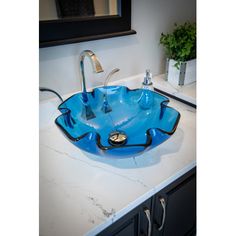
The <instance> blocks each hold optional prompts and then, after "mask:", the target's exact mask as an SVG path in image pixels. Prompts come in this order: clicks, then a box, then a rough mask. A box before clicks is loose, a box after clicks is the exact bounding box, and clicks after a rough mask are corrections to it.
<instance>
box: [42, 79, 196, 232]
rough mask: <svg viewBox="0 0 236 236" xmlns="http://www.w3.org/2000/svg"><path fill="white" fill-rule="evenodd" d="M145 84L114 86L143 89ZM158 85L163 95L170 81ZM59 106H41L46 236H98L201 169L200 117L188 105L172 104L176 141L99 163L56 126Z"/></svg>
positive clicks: (55, 101) (52, 101) (128, 81)
mask: <svg viewBox="0 0 236 236" xmlns="http://www.w3.org/2000/svg"><path fill="white" fill-rule="evenodd" d="M138 77H139V76H138ZM140 79H142V78H141V77H140ZM140 79H139V78H137V77H136V78H135V77H132V78H130V79H126V80H123V81H120V82H117V81H116V82H115V83H114V84H118V83H119V84H124V85H127V86H128V87H130V88H134V87H137V86H138V87H140V83H139V82H140V81H139V80H140ZM159 80H160V81H161V78H159V77H154V85H155V86H156V83H158V84H159V85H160V87H158V88H159V89H162V90H164V89H163V88H165V85H164V84H165V83H166V81H165V83H161V82H160V81H159ZM124 81H126V82H124ZM161 87H162V88H161ZM190 90H191V89H190ZM166 92H168V87H167V89H166ZM177 93H181V91H179V92H177ZM68 96H69V95H67V96H64V98H66V97H68ZM182 96H187V97H188V96H189V94H187V95H182ZM192 99H194V98H192ZM58 105H59V101H58V99H56V98H55V99H49V100H46V101H43V102H40V106H39V109H40V161H39V164H40V196H39V197H40V198H39V200H40V208H39V210H40V235H41V236H65V235H66V236H79V235H96V234H97V233H98V232H100V231H102V230H103V229H104V228H106V227H107V226H109V225H111V224H112V223H113V222H114V221H116V220H117V219H119V218H120V217H122V216H123V215H124V214H126V213H127V212H129V211H130V210H132V209H133V208H135V207H136V206H138V205H139V204H140V203H142V202H143V201H145V200H146V199H148V198H149V197H151V196H152V195H153V194H155V193H156V192H158V191H159V190H161V189H162V188H164V187H165V186H167V185H168V184H169V183H171V182H173V181H174V180H175V179H177V178H178V177H180V176H181V175H183V174H184V173H186V172H187V171H189V170H190V169H192V168H193V167H194V166H195V165H196V111H195V109H194V108H191V107H189V106H187V105H185V104H183V103H180V102H178V101H175V100H173V99H170V104H169V105H170V106H172V107H174V108H176V109H177V110H178V111H179V112H180V113H181V119H180V122H179V125H178V128H177V130H176V132H175V133H174V134H173V136H172V137H170V138H169V139H168V140H167V141H166V142H164V143H163V144H161V145H160V146H158V147H157V148H155V149H153V150H151V151H149V152H147V153H145V154H142V155H140V156H137V157H133V158H126V159H114V158H106V157H98V156H94V155H92V154H88V153H85V152H82V151H80V150H79V149H78V148H76V147H75V146H74V145H73V144H71V143H70V142H69V141H68V140H67V139H66V138H65V137H64V136H63V134H62V133H61V131H60V130H59V129H58V128H57V127H56V125H55V123H54V120H55V118H56V117H57V116H58V115H59V114H60V113H59V111H57V106H58Z"/></svg>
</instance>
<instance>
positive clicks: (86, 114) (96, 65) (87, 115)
mask: <svg viewBox="0 0 236 236" xmlns="http://www.w3.org/2000/svg"><path fill="white" fill-rule="evenodd" d="M85 56H87V57H88V58H89V59H90V62H91V64H92V67H93V70H94V72H95V73H100V72H103V69H102V66H101V64H100V62H99V61H98V58H97V56H96V55H95V54H94V53H93V52H92V51H90V50H84V51H83V52H82V53H81V54H80V71H81V76H82V79H81V89H82V99H83V103H84V108H83V110H82V115H81V116H82V117H83V118H84V119H87V120H89V119H93V118H95V117H96V116H95V114H94V113H93V111H92V108H91V106H90V105H89V103H88V95H87V89H86V82H85V75H84V58H85Z"/></svg>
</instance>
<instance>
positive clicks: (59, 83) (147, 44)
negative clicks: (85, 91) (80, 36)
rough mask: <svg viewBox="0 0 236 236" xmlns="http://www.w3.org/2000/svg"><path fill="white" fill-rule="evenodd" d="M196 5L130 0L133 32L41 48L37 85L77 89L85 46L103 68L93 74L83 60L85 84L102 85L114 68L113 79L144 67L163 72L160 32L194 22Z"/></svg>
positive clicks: (181, 0)
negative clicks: (81, 54)
mask: <svg viewBox="0 0 236 236" xmlns="http://www.w3.org/2000/svg"><path fill="white" fill-rule="evenodd" d="M195 5H196V0H147V1H143V0H132V29H134V30H136V31H137V34H136V35H131V36H124V37H118V38H111V39H103V40H96V41H90V42H83V43H78V44H70V45H64V46H56V47H49V48H42V49H40V52H39V61H40V63H39V71H40V75H39V84H40V86H44V87H49V88H52V89H55V90H56V91H58V92H59V93H60V94H66V93H71V92H75V91H77V90H78V89H80V74H79V64H78V58H79V54H80V52H81V51H83V50H84V49H90V50H92V51H94V53H95V54H96V55H97V56H98V58H99V59H100V62H101V64H102V66H103V68H104V70H105V73H102V74H93V73H92V72H91V71H92V68H91V66H90V65H89V64H88V63H87V62H88V60H87V59H86V63H85V67H86V68H85V73H86V77H87V84H88V85H87V87H92V86H97V85H101V84H102V83H103V82H104V77H105V75H106V74H107V73H108V72H110V71H111V70H112V69H113V68H116V67H118V68H120V69H121V70H120V72H119V74H117V76H116V78H114V79H121V78H124V77H128V76H131V75H135V74H140V73H144V71H145V69H146V68H150V69H151V71H152V72H153V74H154V75H156V74H161V73H163V72H164V63H165V57H164V54H163V48H162V47H161V46H160V45H159V38H160V34H161V33H162V32H168V31H170V30H171V29H172V28H173V24H174V23H175V22H176V23H183V22H185V21H187V20H189V21H196V12H195V11H196V10H195V9H196V6H195ZM48 96H50V95H40V98H41V99H44V98H46V97H48Z"/></svg>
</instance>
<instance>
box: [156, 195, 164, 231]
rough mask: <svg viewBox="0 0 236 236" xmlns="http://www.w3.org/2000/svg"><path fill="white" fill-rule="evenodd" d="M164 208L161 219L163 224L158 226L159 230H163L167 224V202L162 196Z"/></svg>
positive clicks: (161, 200) (161, 201)
mask: <svg viewBox="0 0 236 236" xmlns="http://www.w3.org/2000/svg"><path fill="white" fill-rule="evenodd" d="M159 201H160V203H161V206H162V209H163V215H162V221H161V226H160V227H159V228H158V230H159V231H161V230H162V228H163V226H164V224H165V219H166V202H165V199H164V198H163V197H162V198H160V199H159Z"/></svg>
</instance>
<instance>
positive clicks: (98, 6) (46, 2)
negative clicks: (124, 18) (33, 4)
mask: <svg viewBox="0 0 236 236" xmlns="http://www.w3.org/2000/svg"><path fill="white" fill-rule="evenodd" d="M118 2H119V0H39V20H40V21H45V20H57V19H62V18H74V17H88V16H89V17H90V16H91V17H94V16H108V15H110V16H111V15H118V13H119V4H118Z"/></svg>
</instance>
